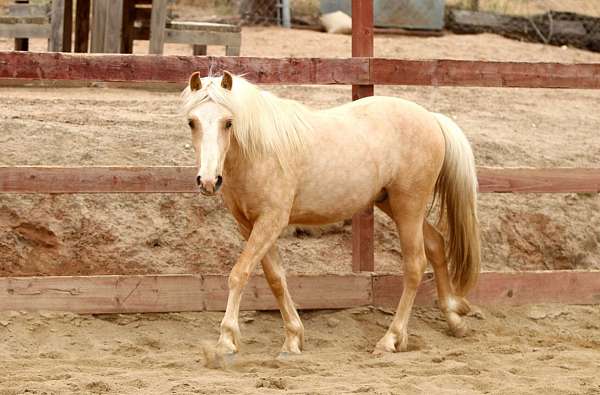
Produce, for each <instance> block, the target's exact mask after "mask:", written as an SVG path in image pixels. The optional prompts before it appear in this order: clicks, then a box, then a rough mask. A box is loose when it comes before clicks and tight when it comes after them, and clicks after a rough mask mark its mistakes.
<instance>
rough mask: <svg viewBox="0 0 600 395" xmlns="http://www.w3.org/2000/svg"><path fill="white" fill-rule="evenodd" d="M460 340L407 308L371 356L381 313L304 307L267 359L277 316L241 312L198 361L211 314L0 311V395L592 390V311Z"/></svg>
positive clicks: (496, 312) (575, 309) (489, 316)
mask: <svg viewBox="0 0 600 395" xmlns="http://www.w3.org/2000/svg"><path fill="white" fill-rule="evenodd" d="M483 313H484V317H485V319H483V320H480V319H476V318H468V320H469V325H470V327H471V328H472V329H471V333H469V335H468V336H467V337H465V338H461V339H456V338H453V337H450V336H448V335H447V334H446V333H445V332H446V324H445V322H444V321H443V320H442V319H441V318H440V314H439V312H438V311H437V310H436V309H433V308H417V309H416V310H415V312H414V314H413V318H412V319H411V322H410V329H409V335H410V340H409V351H408V352H405V353H398V354H392V355H385V356H373V355H371V354H370V351H371V350H372V349H373V347H374V345H375V342H376V341H377V340H378V338H379V337H380V336H382V335H383V333H384V332H385V327H386V326H387V324H388V323H389V321H390V318H391V316H390V315H389V314H387V313H385V312H382V311H379V310H372V309H368V308H361V309H351V310H344V311H320V312H316V311H305V312H302V313H301V316H302V319H303V321H304V324H305V327H306V341H307V343H306V350H305V352H304V353H303V355H301V356H298V357H291V358H285V359H278V358H277V355H278V352H279V348H280V347H281V343H282V341H283V340H282V336H283V333H282V329H281V319H280V317H279V313H277V312H260V313H254V312H248V313H242V317H243V318H242V321H243V324H242V335H243V337H244V342H243V345H242V351H241V353H240V354H239V356H237V357H236V359H235V360H233V361H232V362H231V363H230V364H229V365H228V366H227V367H226V368H225V369H224V370H213V369H208V368H207V367H205V365H204V362H205V361H204V356H203V355H204V354H203V347H204V344H205V343H206V342H210V343H214V341H215V339H216V338H217V336H218V334H217V328H218V323H219V320H220V318H221V314H220V313H174V314H143V315H142V314H140V315H102V316H90V315H74V314H67V313H40V314H34V313H18V312H8V313H0V336H1V337H2V339H3V341H2V342H0V355H2V359H0V369H1V370H2V372H3V373H2V375H0V394H1V395H13V394H68V393H79V394H81V393H86V394H104V393H110V394H168V393H170V394H216V393H248V394H252V393H254V394H265V393H266V394H277V393H283V392H286V393H295V394H340V393H369V394H417V393H419V394H420V393H427V394H457V393H460V394H486V393H495V394H519V395H522V394H536V395H537V394H540V393H543V394H547V395H550V394H589V395H591V394H600V377H599V376H598V371H600V341H599V339H598V336H597V334H598V329H599V327H598V324H599V322H600V307H599V306H586V307H584V306H557V305H534V306H527V307H518V308H514V307H513V308H499V307H495V308H493V309H484V310H483Z"/></svg>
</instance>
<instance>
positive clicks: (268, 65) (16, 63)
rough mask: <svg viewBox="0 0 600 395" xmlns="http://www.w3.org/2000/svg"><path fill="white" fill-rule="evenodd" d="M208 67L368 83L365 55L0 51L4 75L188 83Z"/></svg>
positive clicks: (302, 80)
mask: <svg viewBox="0 0 600 395" xmlns="http://www.w3.org/2000/svg"><path fill="white" fill-rule="evenodd" d="M209 70H212V72H213V73H214V74H217V75H218V74H219V73H220V72H221V71H222V70H228V71H230V72H232V73H235V74H244V75H245V76H246V78H248V79H249V80H251V81H253V82H255V83H264V84H283V83H285V84H323V85H327V84H352V83H357V82H358V83H368V82H369V61H368V60H366V59H319V58H287V59H275V58H253V57H231V56H161V55H121V54H111V55H107V54H102V55H98V54H66V53H32V52H0V79H22V80H31V79H34V80H36V79H41V80H86V81H88V80H89V81H114V82H118V81H132V82H149V81H161V82H187V81H188V78H189V76H190V74H191V73H192V72H194V71H200V72H201V73H202V74H203V75H208V72H209Z"/></svg>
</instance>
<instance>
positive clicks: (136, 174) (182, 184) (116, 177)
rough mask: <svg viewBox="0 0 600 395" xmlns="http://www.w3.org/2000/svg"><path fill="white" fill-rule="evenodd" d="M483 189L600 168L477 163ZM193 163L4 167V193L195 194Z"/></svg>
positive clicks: (591, 187) (585, 174)
mask: <svg viewBox="0 0 600 395" xmlns="http://www.w3.org/2000/svg"><path fill="white" fill-rule="evenodd" d="M477 173H478V178H479V191H480V192H512V193H568V192H581V193H585V192H587V193H596V192H600V168H587V169H582V168H554V169H530V168H489V167H480V168H478V171H477ZM195 176H196V168H195V167H193V166H163V167H159V166H155V167H118V166H111V167H102V166H100V167H60V166H56V167H51V166H11V167H0V193H176V192H180V193H181V192H182V193H196V192H198V191H197V188H196V184H195Z"/></svg>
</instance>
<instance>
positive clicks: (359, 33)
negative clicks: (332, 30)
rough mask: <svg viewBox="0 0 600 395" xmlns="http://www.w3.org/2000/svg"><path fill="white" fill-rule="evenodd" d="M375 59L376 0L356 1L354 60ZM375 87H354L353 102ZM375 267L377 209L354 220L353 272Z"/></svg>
mask: <svg viewBox="0 0 600 395" xmlns="http://www.w3.org/2000/svg"><path fill="white" fill-rule="evenodd" d="M372 56H373V1H372V0H353V1H352V57H372ZM373 92H374V88H373V85H352V100H358V99H360V98H362V97H367V96H373ZM374 268H375V256H374V250H373V207H372V206H371V207H368V208H366V209H365V210H363V211H361V212H358V213H356V214H354V216H353V217H352V271H354V272H361V271H367V272H372V271H373V270H374Z"/></svg>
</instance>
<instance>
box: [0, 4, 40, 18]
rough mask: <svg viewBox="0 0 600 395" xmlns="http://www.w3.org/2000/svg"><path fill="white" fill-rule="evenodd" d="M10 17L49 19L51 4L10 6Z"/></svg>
mask: <svg viewBox="0 0 600 395" xmlns="http://www.w3.org/2000/svg"><path fill="white" fill-rule="evenodd" d="M7 8H8V15H9V16H16V17H23V16H25V17H46V18H47V17H48V16H49V14H50V4H49V3H46V4H9V5H8V7H7Z"/></svg>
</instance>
